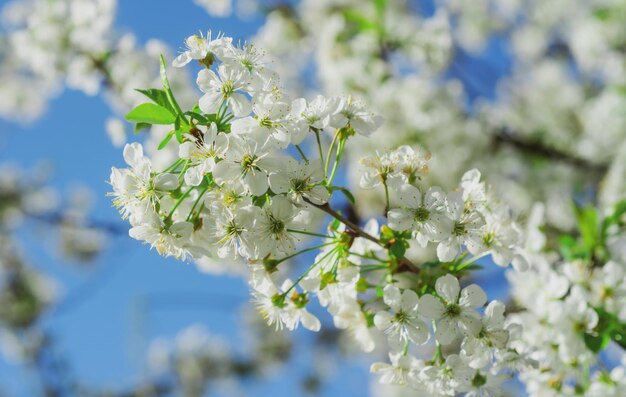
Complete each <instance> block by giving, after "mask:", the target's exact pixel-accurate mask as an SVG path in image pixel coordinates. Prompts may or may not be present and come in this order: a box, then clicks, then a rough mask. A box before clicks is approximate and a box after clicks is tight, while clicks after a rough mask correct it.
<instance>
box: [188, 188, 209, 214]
mask: <svg viewBox="0 0 626 397" xmlns="http://www.w3.org/2000/svg"><path fill="white" fill-rule="evenodd" d="M207 190H209V187H208V186H205V187H204V188H203V189H202V190H201V191H200V195H199V196H198V198H197V199H196V201H195V202H194V203H193V206H192V207H191V211H189V215H187V221H189V219H191V215H193V211H194V210H195V209H196V206H197V205H198V203H199V202H200V200H201V199H202V197H203V196H204V194H205V193H206V191H207Z"/></svg>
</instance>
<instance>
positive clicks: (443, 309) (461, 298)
mask: <svg viewBox="0 0 626 397" xmlns="http://www.w3.org/2000/svg"><path fill="white" fill-rule="evenodd" d="M460 289H461V288H460V286H459V280H457V279H456V277H454V276H452V275H450V274H446V275H445V276H442V277H440V278H438V279H437V281H436V282H435V290H436V291H437V294H438V296H439V297H438V298H436V297H434V296H433V295H430V294H426V295H424V296H422V297H421V298H420V300H419V306H418V308H419V312H420V313H421V314H422V315H423V316H425V317H428V318H431V319H433V320H436V325H437V329H436V331H435V337H436V338H437V340H438V341H439V343H441V344H443V345H447V344H450V343H451V342H452V341H454V339H455V338H456V336H457V335H458V334H459V331H463V332H464V333H466V334H469V335H474V336H475V335H477V334H478V332H480V330H481V322H480V317H479V316H478V313H476V309H477V308H479V307H482V306H483V305H484V304H485V302H486V301H487V296H486V295H485V292H484V291H483V290H482V289H481V288H480V287H479V286H478V285H476V284H472V285H469V286H467V287H465V288H463V290H462V291H460ZM459 291H460V294H459Z"/></svg>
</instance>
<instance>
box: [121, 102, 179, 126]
mask: <svg viewBox="0 0 626 397" xmlns="http://www.w3.org/2000/svg"><path fill="white" fill-rule="evenodd" d="M126 120H128V121H133V122H135V123H148V124H166V125H167V124H173V123H174V121H175V120H176V117H175V116H174V115H173V114H172V113H170V111H169V110H167V109H166V108H164V107H162V106H159V105H156V104H154V103H142V104H141V105H139V106H137V107H136V108H134V109H133V110H131V111H130V112H129V113H128V114H127V115H126Z"/></svg>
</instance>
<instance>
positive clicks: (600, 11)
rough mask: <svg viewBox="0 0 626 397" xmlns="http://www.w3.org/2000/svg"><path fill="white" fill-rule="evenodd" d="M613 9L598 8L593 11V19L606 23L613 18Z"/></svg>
mask: <svg viewBox="0 0 626 397" xmlns="http://www.w3.org/2000/svg"><path fill="white" fill-rule="evenodd" d="M611 14H612V12H611V9H610V8H597V9H595V10H594V11H593V17H594V18H596V19H598V20H600V21H606V20H608V19H609V18H610V17H611Z"/></svg>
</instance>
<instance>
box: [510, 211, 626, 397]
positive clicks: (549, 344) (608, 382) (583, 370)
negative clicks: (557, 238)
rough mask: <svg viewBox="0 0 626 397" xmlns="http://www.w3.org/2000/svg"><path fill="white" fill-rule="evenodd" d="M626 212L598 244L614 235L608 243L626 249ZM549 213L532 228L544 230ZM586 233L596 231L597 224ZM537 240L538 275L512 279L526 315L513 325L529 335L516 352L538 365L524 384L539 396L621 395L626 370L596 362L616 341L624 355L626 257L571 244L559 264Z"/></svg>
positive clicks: (533, 241)
mask: <svg viewBox="0 0 626 397" xmlns="http://www.w3.org/2000/svg"><path fill="white" fill-rule="evenodd" d="M587 211H588V212H587V213H592V212H589V211H590V210H589V209H588V210H587ZM624 211H625V208H624V207H623V205H622V206H618V207H616V208H614V209H613V211H612V212H611V213H610V214H609V215H608V216H606V217H604V219H602V221H601V222H600V225H599V226H600V228H599V235H598V238H599V240H604V238H603V237H601V235H602V234H603V233H608V235H610V237H609V238H607V240H608V241H613V242H615V241H619V240H621V241H623V239H624V220H623V214H624ZM542 212H543V209H542V207H537V208H536V210H535V216H534V217H533V223H532V224H530V225H529V226H530V227H531V228H534V229H538V228H539V227H540V226H541V224H542V223H543V219H542V216H543V214H542ZM582 221H583V222H588V221H590V219H588V218H587V219H586V220H582ZM583 225H584V223H583V224H581V227H583ZM587 225H588V226H591V225H595V218H594V220H593V221H590V222H589V223H587ZM603 230H604V231H603ZM529 235H531V234H530V233H529ZM532 235H534V236H533V237H532V238H530V239H529V242H528V245H529V246H534V247H535V250H534V252H533V253H531V254H530V256H531V258H532V259H531V261H532V263H533V266H532V268H531V270H530V271H528V272H525V273H524V275H523V276H520V274H515V273H511V274H509V275H508V276H509V277H508V278H509V281H510V283H511V285H512V295H513V298H514V299H515V301H516V303H517V304H518V305H520V306H522V307H524V308H526V310H525V311H523V312H520V313H517V314H515V315H513V316H512V317H511V321H512V322H513V323H516V324H519V325H520V326H522V327H523V329H524V332H523V333H522V334H520V338H519V340H518V341H516V347H517V348H518V349H520V350H523V351H526V352H527V355H528V356H529V357H531V358H532V359H533V360H534V361H536V363H537V365H536V366H533V367H527V368H524V370H523V371H521V373H520V379H522V380H523V381H524V383H525V384H526V385H527V387H528V389H529V390H530V391H531V392H532V393H533V394H536V395H549V396H552V395H554V396H565V395H572V394H575V393H576V392H577V391H584V395H588V396H594V397H595V396H598V397H599V396H613V395H615V396H617V395H619V394H620V393H621V392H622V391H623V387H624V384H625V381H626V379H625V378H624V375H623V373H624V364H623V363H622V364H621V365H616V366H615V368H614V369H612V370H609V369H607V367H608V368H611V366H613V365H615V363H611V362H607V363H604V362H603V358H602V357H601V356H598V355H597V354H598V352H599V351H601V350H603V349H605V348H606V347H607V345H608V344H609V342H610V341H611V340H614V341H615V343H616V344H619V345H620V346H622V348H623V347H624V346H626V343H625V342H624V340H625V339H624V332H625V330H626V327H625V326H624V324H626V311H624V304H626V286H625V284H624V281H625V280H626V265H625V262H624V259H625V258H624V256H623V255H622V254H623V253H620V252H619V251H616V250H614V249H612V248H614V247H615V246H614V245H612V244H609V245H608V249H607V250H606V251H604V250H603V249H599V247H600V246H598V247H591V249H592V250H594V251H595V253H594V254H593V255H588V253H587V252H586V249H585V248H583V247H581V246H579V245H578V244H577V242H576V241H575V240H574V239H573V238H565V237H564V238H563V239H562V244H563V245H562V248H561V249H562V250H563V252H564V254H565V258H564V260H559V261H556V263H555V261H554V260H549V259H548V258H547V257H546V256H543V255H541V254H540V251H539V250H541V249H545V248H544V247H543V246H544V245H545V242H546V239H545V236H544V235H543V234H542V233H541V232H539V231H538V230H535V233H533V234H532ZM598 243H600V241H597V242H596V244H598ZM621 244H623V242H622V243H621ZM594 262H595V263H594Z"/></svg>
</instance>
